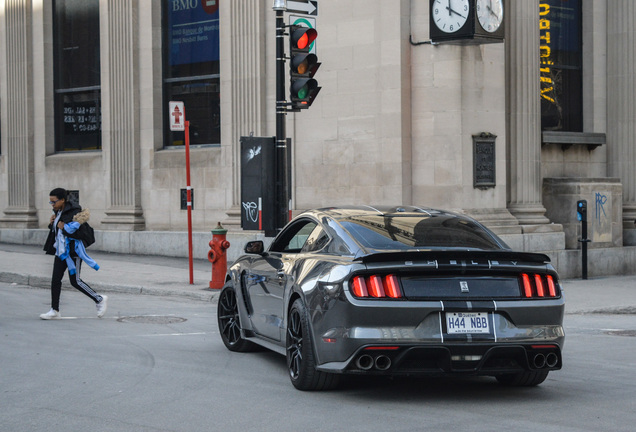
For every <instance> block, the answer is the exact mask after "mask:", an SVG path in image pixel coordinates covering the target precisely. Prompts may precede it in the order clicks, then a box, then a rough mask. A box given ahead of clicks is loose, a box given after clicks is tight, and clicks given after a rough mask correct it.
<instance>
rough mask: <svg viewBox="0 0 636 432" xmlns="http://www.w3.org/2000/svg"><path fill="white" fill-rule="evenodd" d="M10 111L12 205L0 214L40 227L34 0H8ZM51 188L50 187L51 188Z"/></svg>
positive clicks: (7, 144) (10, 223) (8, 224)
mask: <svg viewBox="0 0 636 432" xmlns="http://www.w3.org/2000/svg"><path fill="white" fill-rule="evenodd" d="M4 4H5V6H4V8H5V9H4V22H5V32H4V36H5V39H4V51H5V53H4V55H5V59H4V60H5V65H6V70H5V73H6V77H7V87H6V96H5V97H4V98H3V99H4V100H2V111H3V114H4V113H6V117H5V118H6V122H5V123H4V124H3V125H2V126H3V128H5V130H4V131H3V132H4V134H3V141H2V154H4V155H5V157H6V159H7V189H8V190H7V195H8V207H6V208H5V209H4V214H5V216H4V217H2V218H0V226H2V227H5V228H37V227H38V219H37V215H36V208H35V174H34V159H33V158H34V139H33V136H34V129H33V46H32V43H33V38H32V19H33V15H32V5H31V0H5V2H4ZM47 192H48V191H47Z"/></svg>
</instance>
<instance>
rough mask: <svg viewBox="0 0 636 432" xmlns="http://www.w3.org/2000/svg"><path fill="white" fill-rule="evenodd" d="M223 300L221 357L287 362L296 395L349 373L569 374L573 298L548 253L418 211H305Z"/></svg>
mask: <svg viewBox="0 0 636 432" xmlns="http://www.w3.org/2000/svg"><path fill="white" fill-rule="evenodd" d="M245 252H246V253H245V255H243V256H241V257H240V258H239V259H238V260H236V261H235V262H234V263H233V264H232V265H231V266H230V268H229V271H228V275H227V283H226V284H225V286H224V287H223V289H222V291H221V293H220V294H219V300H218V325H219V330H220V334H221V338H222V340H223V343H224V344H225V346H226V347H227V348H228V349H230V350H231V351H249V350H252V349H254V348H255V347H257V345H258V346H262V347H266V348H268V349H271V350H274V351H276V352H279V353H280V354H283V355H285V356H286V357H287V367H288V370H289V376H290V378H291V382H292V384H293V385H294V386H295V387H296V388H298V389H301V390H318V389H328V388H332V387H334V386H336V385H337V383H338V381H339V379H340V378H341V377H342V376H343V374H369V375H371V374H376V375H382V374H384V375H416V374H422V375H439V374H442V375H443V374H459V375H461V374H465V375H487V376H493V377H495V378H496V379H497V380H498V381H499V382H500V383H503V384H507V385H517V386H534V385H537V384H540V383H541V382H543V381H544V380H545V379H546V377H547V375H548V373H549V372H550V371H552V370H558V369H561V367H562V355H561V352H562V349H563V343H564V339H565V335H564V331H563V314H564V304H565V302H564V298H563V295H562V292H561V286H560V284H559V279H558V276H557V273H556V271H555V269H554V268H553V267H552V265H551V264H550V259H549V258H548V256H546V255H543V254H539V253H528V252H515V251H513V250H511V249H510V248H509V247H508V246H507V245H506V244H505V243H504V242H503V241H502V240H501V239H499V238H498V237H497V236H496V235H495V234H494V233H492V232H491V231H490V230H489V229H487V228H486V227H484V226H483V225H481V224H480V223H479V222H477V221H475V220H473V219H471V218H469V217H466V216H463V215H459V214H455V213H451V212H447V211H442V210H434V209H428V208H419V207H409V206H405V207H394V208H388V207H387V208H373V207H346V208H325V209H318V210H310V211H307V212H304V213H303V214H301V215H299V216H298V217H296V218H295V219H294V220H292V221H291V222H290V223H289V224H288V225H287V226H286V227H285V228H284V229H283V230H282V231H281V232H280V233H279V234H278V235H277V236H276V238H275V239H274V240H273V241H272V243H271V244H270V246H269V247H268V248H265V247H264V243H263V242H262V241H251V242H248V243H247V245H246V247H245Z"/></svg>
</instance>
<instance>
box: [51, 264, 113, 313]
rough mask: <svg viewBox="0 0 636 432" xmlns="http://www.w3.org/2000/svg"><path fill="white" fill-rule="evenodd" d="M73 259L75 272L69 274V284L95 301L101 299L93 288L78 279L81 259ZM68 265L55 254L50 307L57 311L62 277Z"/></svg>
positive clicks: (97, 301)
mask: <svg viewBox="0 0 636 432" xmlns="http://www.w3.org/2000/svg"><path fill="white" fill-rule="evenodd" d="M73 260H74V261H75V274H69V275H68V276H69V280H70V281H71V285H73V286H74V287H75V288H77V289H78V290H79V291H80V292H83V293H84V294H86V295H87V296H89V297H90V298H91V299H92V300H93V301H94V302H95V303H99V302H100V301H102V296H100V295H99V294H97V293H96V292H95V291H93V289H92V288H91V287H90V286H89V285H88V284H87V283H86V282H84V281H83V280H82V279H80V269H81V266H82V260H81V259H80V258H78V257H75V258H73ZM67 268H68V266H67V265H66V261H65V260H62V259H60V257H58V256H56V257H55V261H54V262H53V276H52V277H51V308H53V309H55V310H56V311H58V312H59V310H60V293H61V292H62V278H63V277H64V272H65V271H66V269H67Z"/></svg>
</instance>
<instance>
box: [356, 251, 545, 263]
mask: <svg viewBox="0 0 636 432" xmlns="http://www.w3.org/2000/svg"><path fill="white" fill-rule="evenodd" d="M471 259H472V260H489V261H519V262H523V263H536V264H547V263H549V262H550V257H548V256H547V255H545V254H542V253H535V252H514V251H510V250H498V251H483V250H465V249H461V250H449V249H445V250H422V251H404V252H402V251H399V252H375V253H371V254H367V255H360V256H357V257H356V258H355V259H354V261H359V262H363V263H372V262H391V261H427V260H460V261H463V260H471Z"/></svg>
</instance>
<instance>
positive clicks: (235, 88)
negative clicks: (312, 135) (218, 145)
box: [219, 0, 275, 229]
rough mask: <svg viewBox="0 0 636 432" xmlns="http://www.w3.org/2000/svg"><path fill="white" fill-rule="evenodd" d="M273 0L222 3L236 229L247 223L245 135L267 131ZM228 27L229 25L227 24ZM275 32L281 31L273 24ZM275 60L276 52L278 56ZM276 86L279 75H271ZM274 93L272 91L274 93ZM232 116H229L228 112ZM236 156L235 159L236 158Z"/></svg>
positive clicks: (226, 127)
mask: <svg viewBox="0 0 636 432" xmlns="http://www.w3.org/2000/svg"><path fill="white" fill-rule="evenodd" d="M272 5H273V2H265V1H262V0H243V1H232V2H226V3H224V4H223V7H221V8H220V9H219V10H220V13H221V19H220V21H221V27H222V28H221V34H229V35H230V36H229V38H228V39H227V41H226V42H224V41H223V40H221V89H222V90H221V93H222V94H228V95H229V97H227V98H224V97H223V98H222V103H223V106H222V110H223V111H222V115H221V118H222V119H224V118H227V119H228V121H223V124H222V127H221V130H222V132H221V133H222V139H221V141H222V145H223V146H224V148H225V149H226V151H224V160H225V165H226V166H232V167H233V172H232V174H231V175H232V180H233V181H232V184H233V187H232V207H231V208H230V209H229V211H228V212H227V214H228V216H229V219H227V220H226V221H224V222H223V224H224V225H227V226H228V227H229V228H230V229H232V228H240V223H241V196H240V195H241V180H240V175H241V158H240V150H241V148H240V143H239V139H240V137H241V136H249V135H250V134H253V135H254V136H263V133H264V132H265V121H266V118H265V115H266V113H267V111H268V110H266V106H265V102H266V94H265V91H266V88H267V85H266V84H267V78H268V76H269V77H270V78H273V77H274V76H275V75H274V74H273V73H272V74H267V73H266V71H265V63H266V62H265V54H266V53H268V52H269V53H271V55H272V56H273V55H274V54H273V53H274V52H275V51H274V50H273V46H272V51H268V50H266V49H265V41H266V40H268V37H267V36H268V35H267V34H266V30H269V29H270V28H269V27H268V26H267V22H268V21H270V22H271V23H272V24H273V23H274V12H273V10H272V9H271V7H272ZM226 25H227V27H228V28H223V27H224V26H226ZM271 31H272V35H274V34H275V30H274V28H273V26H272V28H271ZM271 60H272V63H273V60H274V59H273V57H272V59H271ZM270 84H271V87H272V89H273V88H274V86H275V80H270ZM273 94H274V92H273V91H272V95H273ZM271 104H272V105H271V106H270V107H269V108H270V110H271V111H272V112H273V111H274V108H275V99H272V100H271ZM226 115H227V117H226ZM230 158H231V160H230Z"/></svg>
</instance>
